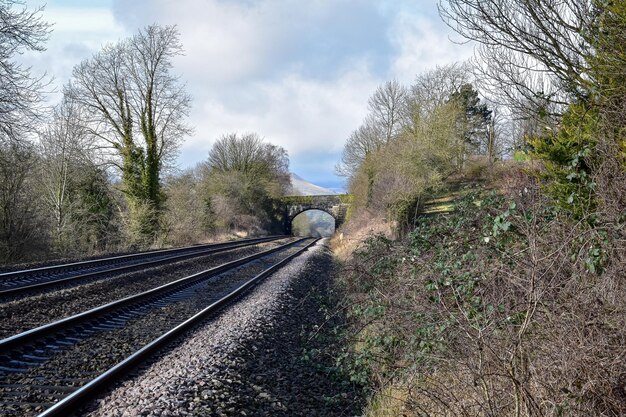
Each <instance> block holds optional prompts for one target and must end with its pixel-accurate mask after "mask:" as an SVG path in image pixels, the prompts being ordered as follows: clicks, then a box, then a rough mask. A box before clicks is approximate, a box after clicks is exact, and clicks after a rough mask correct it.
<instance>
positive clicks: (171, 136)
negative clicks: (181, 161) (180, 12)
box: [66, 25, 191, 240]
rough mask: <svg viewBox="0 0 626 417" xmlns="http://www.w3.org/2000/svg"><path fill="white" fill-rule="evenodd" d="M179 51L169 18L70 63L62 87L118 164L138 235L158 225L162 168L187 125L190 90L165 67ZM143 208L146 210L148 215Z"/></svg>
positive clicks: (146, 234)
mask: <svg viewBox="0 0 626 417" xmlns="http://www.w3.org/2000/svg"><path fill="white" fill-rule="evenodd" d="M182 53H183V50H182V45H181V44H180V41H179V39H178V31H177V29H176V27H174V26H167V27H160V26H157V25H153V26H149V27H147V28H145V29H144V30H140V31H139V33H138V34H137V35H135V36H134V37H132V38H130V39H126V40H123V41H121V42H119V43H117V44H115V45H108V46H106V47H104V48H103V50H102V51H101V52H99V53H98V54H96V55H95V56H94V57H93V58H91V59H89V60H86V61H84V62H82V63H81V64H79V65H78V66H76V67H75V68H74V73H73V79H72V81H71V82H70V84H69V85H68V86H67V88H66V94H67V95H68V96H69V97H71V98H72V99H73V100H75V101H76V102H78V103H79V104H80V105H81V106H82V107H83V108H84V109H85V122H86V126H88V128H89V132H90V133H91V134H92V136H93V137H94V138H96V139H97V141H98V142H99V143H100V144H101V146H102V147H103V148H104V149H109V150H112V151H113V155H114V157H113V158H111V162H112V163H113V164H115V165H116V166H117V167H118V168H119V169H120V170H121V172H122V181H123V186H124V190H123V191H124V193H125V195H126V196H127V199H128V202H129V206H130V209H131V220H132V224H134V225H136V226H137V228H138V230H136V232H137V234H138V236H137V237H138V238H140V239H144V240H145V239H150V238H152V237H154V233H155V232H157V231H158V227H157V224H158V217H159V212H160V210H161V209H162V203H163V195H162V192H161V184H160V175H161V172H162V169H163V168H164V166H166V165H167V163H168V162H169V161H170V160H171V159H172V158H173V157H174V156H175V155H176V151H177V149H178V146H179V144H180V142H181V140H182V138H183V137H184V136H185V135H187V134H189V133H190V128H189V127H188V126H187V125H186V124H185V121H184V119H185V117H186V116H187V115H188V111H189V108H190V100H191V99H190V97H189V95H188V94H187V93H186V92H185V86H184V85H183V84H181V83H180V82H179V81H178V79H177V78H176V77H174V76H173V75H172V74H171V73H170V71H171V67H172V59H173V58H174V57H176V56H178V55H181V54H182ZM146 216H147V217H146Z"/></svg>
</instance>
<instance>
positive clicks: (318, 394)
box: [84, 243, 359, 417]
mask: <svg viewBox="0 0 626 417" xmlns="http://www.w3.org/2000/svg"><path fill="white" fill-rule="evenodd" d="M332 273H333V261H332V255H331V254H330V253H329V251H328V249H327V248H326V246H325V245H324V244H322V243H318V244H317V245H316V246H314V247H313V248H311V249H309V251H307V252H306V253H305V254H303V255H300V256H299V257H298V258H296V259H295V260H293V261H292V262H290V263H289V264H288V265H287V266H286V267H284V268H283V269H281V270H280V271H278V272H277V273H275V274H273V275H272V276H271V277H269V278H267V279H266V280H265V281H264V282H263V283H261V284H260V285H259V286H257V287H256V288H255V289H254V290H253V291H252V292H251V293H249V294H248V295H247V296H245V297H244V298H243V299H242V300H240V301H239V302H237V303H236V304H234V305H232V306H230V307H228V308H226V309H225V310H224V311H223V312H222V313H220V314H219V315H218V316H217V317H215V318H214V319H212V320H211V321H210V322H208V323H207V324H205V325H202V326H201V327H199V328H198V329H197V330H196V331H194V332H193V333H192V334H190V335H189V336H187V337H186V338H184V340H182V341H180V342H179V343H178V345H177V346H176V347H174V348H172V349H171V350H169V351H168V352H165V353H163V354H161V356H160V357H157V358H155V359H154V360H153V362H152V364H150V365H147V366H144V368H143V370H142V371H141V372H139V374H138V375H137V376H135V377H134V378H132V379H129V380H127V381H126V382H124V383H122V384H121V385H120V386H118V387H117V388H116V389H114V390H113V391H111V392H110V393H108V394H107V395H106V396H104V397H102V398H101V399H99V400H97V403H94V404H92V405H91V406H89V407H88V410H89V411H88V412H85V413H84V415H89V416H93V417H96V416H98V417H100V416H107V417H110V416H129V417H130V416H263V415H267V416H352V415H356V414H358V405H359V396H358V393H357V391H356V390H354V389H353V388H352V386H351V385H350V384H348V383H346V382H344V381H342V379H341V378H340V377H339V374H338V373H335V372H334V371H331V370H330V369H332V367H329V366H328V365H329V364H324V363H315V362H309V361H307V360H305V355H304V353H305V352H306V351H310V350H314V349H317V348H320V347H321V346H316V344H319V343H323V342H322V341H321V340H322V339H320V338H310V334H311V332H313V331H314V330H315V329H316V328H317V327H316V326H319V325H322V324H323V323H324V320H325V316H324V312H323V311H322V309H321V308H320V302H321V301H320V300H321V299H323V298H324V297H326V296H327V291H328V283H329V280H330V279H331V278H332ZM330 365H332V364H330Z"/></svg>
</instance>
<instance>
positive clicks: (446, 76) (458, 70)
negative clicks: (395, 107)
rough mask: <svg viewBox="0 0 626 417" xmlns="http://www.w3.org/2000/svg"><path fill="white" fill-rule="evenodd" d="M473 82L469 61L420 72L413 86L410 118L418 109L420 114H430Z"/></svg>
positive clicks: (408, 107)
mask: <svg viewBox="0 0 626 417" xmlns="http://www.w3.org/2000/svg"><path fill="white" fill-rule="evenodd" d="M471 82H472V78H471V72H470V68H469V65H468V64H467V63H454V64H450V65H444V66H437V67H436V68H435V69H433V70H430V71H427V72H424V73H422V74H419V75H418V76H416V77H415V82H414V83H413V85H412V86H411V93H410V98H409V106H407V111H408V112H409V113H411V115H410V116H409V117H408V118H409V119H410V118H411V117H413V116H414V113H415V112H416V111H417V112H418V113H419V114H420V115H424V114H429V113H431V112H432V111H433V110H434V109H435V108H437V107H440V106H442V105H444V104H445V103H447V102H448V100H450V96H452V95H453V94H455V93H458V92H459V91H460V90H461V88H462V87H463V86H464V85H466V84H470V83H471Z"/></svg>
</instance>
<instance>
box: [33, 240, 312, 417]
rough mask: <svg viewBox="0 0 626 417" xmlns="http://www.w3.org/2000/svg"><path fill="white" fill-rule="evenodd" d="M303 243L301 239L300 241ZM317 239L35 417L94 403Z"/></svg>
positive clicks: (48, 416)
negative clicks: (158, 353)
mask: <svg viewBox="0 0 626 417" xmlns="http://www.w3.org/2000/svg"><path fill="white" fill-rule="evenodd" d="M302 240H303V239H302ZM318 240H319V239H315V240H314V241H312V242H311V243H309V244H308V245H306V246H305V247H303V248H302V249H300V250H299V251H297V252H295V253H293V254H292V255H289V256H288V257H286V258H285V259H283V260H281V261H280V262H278V263H276V264H274V265H272V266H271V267H269V268H267V269H266V270H264V271H263V272H261V273H260V274H258V275H256V276H255V277H254V278H252V279H250V280H248V281H247V282H246V283H244V284H243V285H241V286H239V287H238V288H237V289H235V290H234V291H232V292H231V293H229V294H228V295H226V296H224V297H222V298H221V299H219V300H218V301H216V302H214V303H212V304H211V305H210V306H208V307H206V308H205V309H203V310H202V311H200V312H199V313H196V314H195V315H193V316H192V317H190V318H189V319H187V320H185V321H184V322H183V323H181V324H179V325H177V326H176V327H174V328H173V329H171V330H169V331H168V332H166V333H164V334H163V335H161V336H159V337H158V338H157V339H154V340H153V341H152V342H150V343H148V344H147V345H145V346H144V347H143V348H141V349H139V350H138V351H136V352H135V353H133V354H131V355H130V356H129V357H127V358H126V359H124V360H123V361H122V362H120V363H118V364H117V365H115V366H114V367H112V368H110V369H109V370H107V371H105V372H104V373H102V374H101V375H100V376H98V377H96V378H95V379H93V380H92V381H90V382H88V383H87V384H85V385H83V386H82V387H80V388H79V389H77V390H76V391H74V392H73V393H72V394H70V395H69V396H67V397H65V398H64V399H62V400H61V401H59V402H58V403H56V404H55V405H53V406H52V407H50V408H48V409H47V410H45V411H44V412H42V413H41V414H39V415H38V417H58V416H67V415H69V414H71V413H72V412H75V411H77V410H78V409H79V408H80V407H82V406H84V405H86V404H87V403H88V402H89V401H91V400H93V399H94V395H96V394H97V393H99V392H102V391H103V390H105V389H106V388H107V387H109V386H110V385H112V384H113V383H115V382H117V381H118V380H119V379H120V378H121V377H123V376H124V375H126V374H127V373H128V372H129V371H131V370H132V369H134V368H135V367H136V366H137V365H139V364H140V363H142V362H143V361H145V360H146V359H148V358H149V357H151V356H152V355H154V354H155V353H156V352H158V351H159V350H160V349H162V348H164V347H165V346H166V345H167V344H169V343H170V342H171V341H172V340H173V339H174V338H176V337H178V336H180V335H181V334H182V333H184V332H185V331H187V330H189V329H190V328H192V327H194V326H195V325H197V324H199V323H200V322H201V321H202V320H204V319H205V318H207V317H208V316H209V315H211V314H213V313H215V312H216V311H218V310H219V309H221V308H222V307H224V306H225V305H227V304H228V303H230V302H231V301H233V300H234V299H235V298H237V297H239V296H241V295H242V294H243V293H244V292H245V291H247V290H249V289H250V288H251V287H252V286H254V285H256V284H257V283H259V282H260V281H261V280H262V279H263V278H265V277H267V276H268V275H270V274H272V273H273V272H275V271H276V270H278V269H279V268H281V267H282V266H283V265H285V264H286V263H288V262H289V261H291V260H292V259H293V258H295V257H296V256H298V255H300V254H301V253H302V252H304V251H305V250H307V249H308V248H309V247H311V246H312V245H314V244H315V243H316V242H317V241H318Z"/></svg>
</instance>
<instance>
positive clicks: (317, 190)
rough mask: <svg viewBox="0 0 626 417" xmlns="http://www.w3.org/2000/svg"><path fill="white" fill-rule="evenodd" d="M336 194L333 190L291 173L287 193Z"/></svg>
mask: <svg viewBox="0 0 626 417" xmlns="http://www.w3.org/2000/svg"><path fill="white" fill-rule="evenodd" d="M331 194H337V193H336V192H335V191H333V190H331V189H329V188H324V187H320V186H319V185H315V184H312V183H310V182H308V181H306V180H304V179H302V178H301V177H299V176H298V175H296V174H294V173H293V172H292V173H291V190H290V192H288V193H287V195H331Z"/></svg>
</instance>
